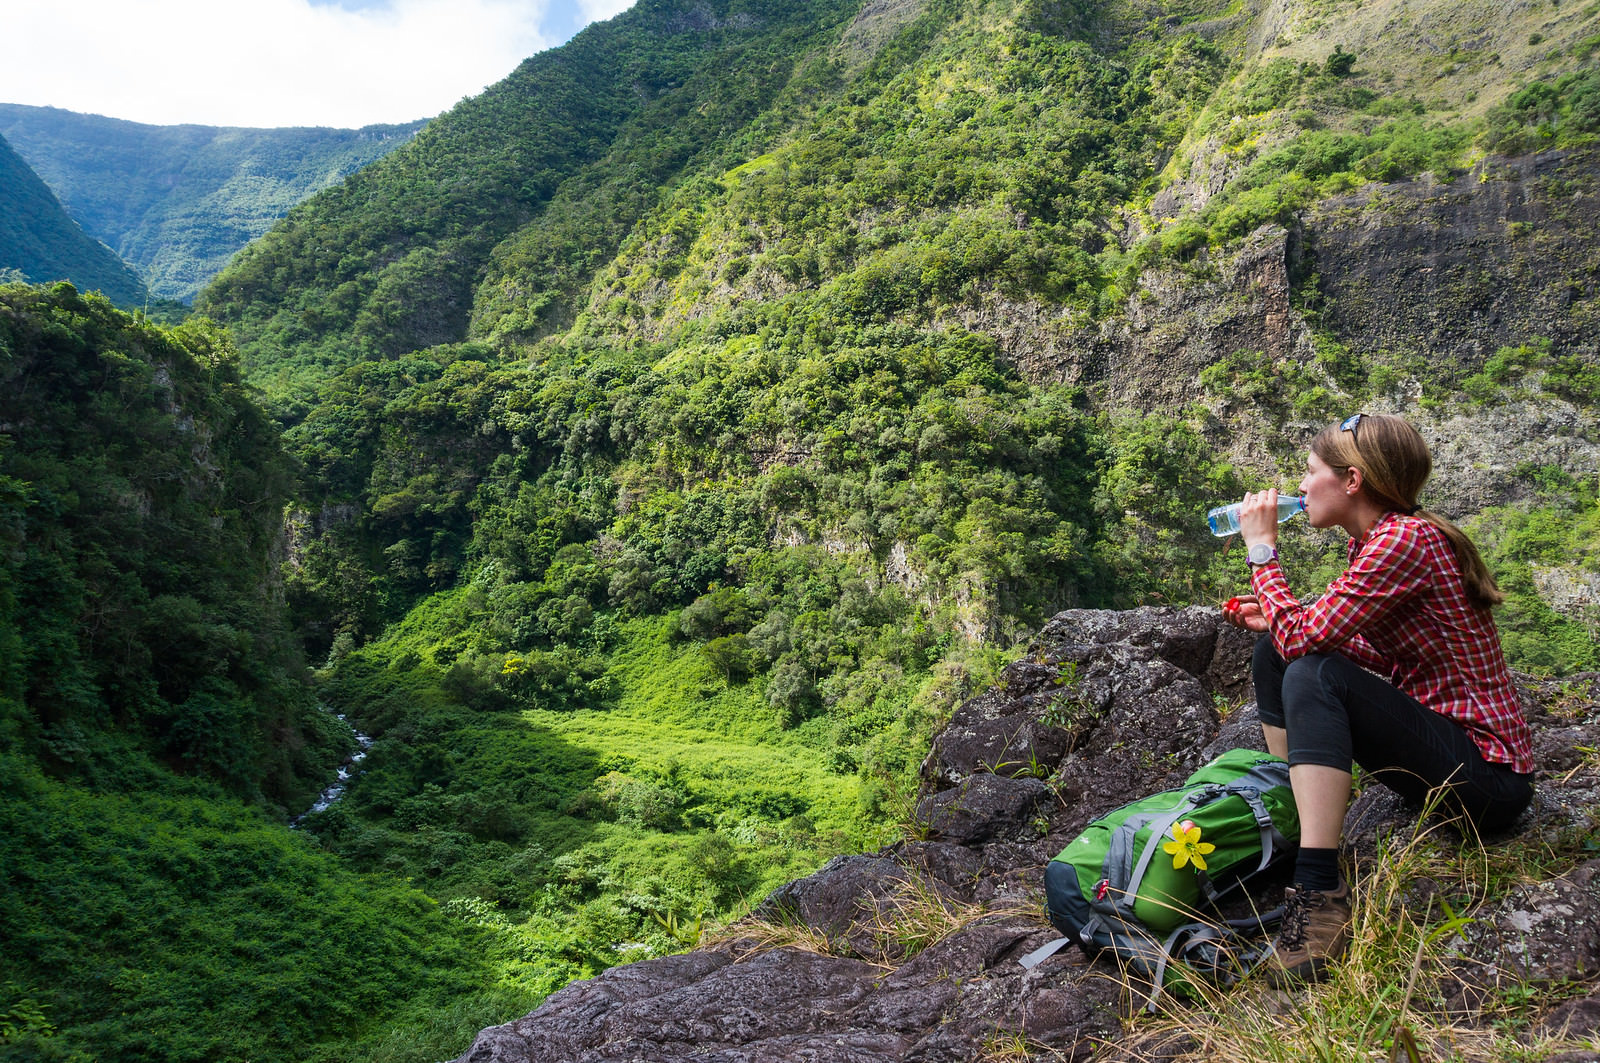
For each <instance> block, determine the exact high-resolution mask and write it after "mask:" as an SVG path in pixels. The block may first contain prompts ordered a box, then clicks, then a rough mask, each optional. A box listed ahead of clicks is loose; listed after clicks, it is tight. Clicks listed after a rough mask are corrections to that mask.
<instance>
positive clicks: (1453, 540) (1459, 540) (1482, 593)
mask: <svg viewBox="0 0 1600 1063" xmlns="http://www.w3.org/2000/svg"><path fill="white" fill-rule="evenodd" d="M1416 516H1417V517H1418V518H1420V519H1421V520H1425V521H1427V522H1428V523H1429V524H1432V525H1433V526H1434V527H1435V528H1438V529H1439V530H1440V531H1442V532H1444V537H1445V538H1446V539H1449V540H1450V548H1451V549H1452V550H1454V551H1455V555H1456V561H1457V563H1458V564H1460V566H1461V581H1462V583H1463V584H1465V585H1466V591H1467V601H1469V602H1471V603H1472V604H1473V606H1474V607H1475V608H1478V609H1482V610H1484V611H1488V610H1490V609H1493V608H1494V607H1495V606H1497V605H1499V604H1500V603H1501V602H1503V601H1505V600H1506V592H1505V591H1503V590H1501V589H1500V585H1499V584H1497V583H1496V582H1495V581H1494V573H1492V572H1490V571H1489V566H1488V565H1487V564H1485V563H1484V560H1483V555H1482V554H1480V553H1478V548H1477V547H1476V546H1474V545H1473V544H1472V540H1471V539H1469V538H1468V537H1467V533H1466V532H1464V531H1462V530H1461V529H1460V528H1458V527H1456V526H1455V525H1454V524H1451V523H1450V522H1449V521H1447V520H1445V519H1444V518H1443V517H1441V516H1439V514H1437V513H1433V512H1431V511H1429V510H1426V509H1419V510H1417V512H1416Z"/></svg>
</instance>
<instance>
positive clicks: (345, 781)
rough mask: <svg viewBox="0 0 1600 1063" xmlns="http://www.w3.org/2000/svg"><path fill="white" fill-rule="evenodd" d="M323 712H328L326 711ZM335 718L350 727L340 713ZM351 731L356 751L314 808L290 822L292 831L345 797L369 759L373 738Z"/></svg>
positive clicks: (319, 795)
mask: <svg viewBox="0 0 1600 1063" xmlns="http://www.w3.org/2000/svg"><path fill="white" fill-rule="evenodd" d="M323 711H328V710H326V709H325V710H323ZM334 717H335V718H336V719H337V720H338V721H339V722H340V723H342V724H344V725H345V726H346V727H349V726H350V724H349V722H348V721H346V720H345V718H344V717H343V716H341V715H339V714H338V713H334ZM350 730H351V733H353V734H354V735H355V736H356V751H355V752H354V753H351V754H350V756H349V757H347V758H346V759H345V761H344V763H342V764H340V765H339V774H338V775H337V776H336V777H335V778H334V780H333V783H332V784H331V785H330V786H329V787H328V788H327V789H325V790H323V791H322V793H320V794H318V795H317V800H316V801H315V802H314V803H313V804H312V806H311V807H310V808H308V809H306V810H305V811H304V812H302V813H300V814H299V815H298V816H296V817H294V818H293V819H292V820H290V821H289V827H290V828H291V829H293V828H295V827H298V826H299V825H300V821H301V820H303V819H305V818H306V817H307V816H309V815H311V814H312V813H313V812H322V811H325V810H326V809H328V808H330V807H332V805H333V803H334V802H335V801H337V800H339V798H340V797H341V796H343V794H344V791H345V788H346V787H347V786H349V785H350V780H351V779H352V778H354V777H355V774H356V769H357V768H358V767H359V766H360V764H361V762H362V761H363V760H365V759H367V750H368V749H369V748H370V747H371V746H372V738H371V736H369V735H364V734H362V733H361V732H360V731H357V730H356V729H355V728H353V727H351V728H350Z"/></svg>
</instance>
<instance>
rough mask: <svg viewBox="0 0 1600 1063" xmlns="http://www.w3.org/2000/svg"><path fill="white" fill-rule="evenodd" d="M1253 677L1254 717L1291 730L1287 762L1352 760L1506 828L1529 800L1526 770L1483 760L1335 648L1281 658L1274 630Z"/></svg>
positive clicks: (1468, 743) (1415, 798) (1465, 740)
mask: <svg viewBox="0 0 1600 1063" xmlns="http://www.w3.org/2000/svg"><path fill="white" fill-rule="evenodd" d="M1252 675H1253V677H1254V679H1255V684H1256V708H1257V712H1258V713H1259V715H1260V717H1261V722H1262V723H1263V724H1266V725H1268V726H1271V727H1282V728H1284V729H1285V730H1286V731H1288V733H1289V763H1290V764H1291V765H1294V764H1321V765H1323V766H1325V767H1329V768H1338V769H1340V770H1341V771H1349V770H1350V766H1351V763H1352V762H1354V763H1356V764H1359V765H1361V767H1362V769H1363V770H1364V771H1366V772H1367V773H1368V774H1370V775H1372V776H1374V777H1376V778H1377V779H1378V781H1379V782H1381V783H1383V784H1384V785H1385V786H1387V787H1389V788H1390V789H1391V790H1394V791H1395V792H1396V793H1398V794H1400V795H1401V796H1402V797H1404V798H1406V799H1407V800H1409V801H1412V802H1416V803H1421V802H1422V801H1423V800H1424V798H1425V797H1426V796H1427V794H1428V791H1429V790H1431V789H1433V788H1434V787H1436V786H1444V787H1447V789H1446V792H1445V799H1446V800H1447V801H1448V802H1449V804H1450V806H1451V807H1452V809H1453V810H1454V811H1457V812H1462V813H1465V814H1466V816H1467V817H1468V818H1469V819H1471V820H1472V822H1473V823H1474V824H1476V825H1477V827H1478V828H1479V829H1480V830H1495V829H1498V828H1502V827H1506V826H1509V825H1510V824H1511V823H1512V821H1514V820H1515V819H1516V818H1517V817H1518V816H1519V815H1521V814H1522V810H1523V809H1525V808H1527V807H1528V802H1529V801H1531V800H1532V799H1533V776H1531V775H1523V774H1520V773H1518V772H1515V771H1512V770H1511V766H1510V765H1509V764H1497V763H1494V762H1491V761H1487V760H1484V759H1483V754H1482V753H1481V752H1480V751H1479V750H1478V745H1477V743H1476V742H1474V741H1473V740H1472V738H1471V736H1470V735H1468V734H1467V732H1466V729H1465V728H1463V727H1462V726H1461V725H1460V724H1458V723H1456V722H1455V721H1454V720H1452V719H1450V718H1449V717H1448V716H1442V715H1440V714H1439V713H1437V712H1434V711H1433V710H1432V709H1429V708H1427V707H1426V706H1424V705H1423V704H1422V703H1421V702H1419V701H1417V700H1416V699H1415V698H1413V697H1411V696H1410V695H1409V694H1406V693H1404V692H1402V691H1400V690H1397V689H1396V688H1395V687H1394V686H1392V685H1390V684H1389V683H1387V682H1385V681H1384V680H1382V679H1380V678H1379V677H1378V676H1375V675H1373V674H1372V673H1371V672H1369V671H1367V670H1366V669H1364V668H1362V667H1361V666H1360V665H1358V664H1356V663H1355V662H1354V661H1352V660H1351V659H1350V658H1348V657H1346V656H1344V655H1343V654H1338V653H1315V654H1310V655H1308V656H1305V657H1297V658H1296V659H1294V660H1292V661H1290V662H1288V663H1287V664H1285V663H1284V660H1283V658H1281V657H1279V656H1278V653H1277V651H1276V650H1275V649H1273V646H1272V638H1271V636H1267V635H1263V636H1262V637H1261V638H1260V639H1258V640H1257V642H1256V652H1255V660H1254V661H1253V662H1252Z"/></svg>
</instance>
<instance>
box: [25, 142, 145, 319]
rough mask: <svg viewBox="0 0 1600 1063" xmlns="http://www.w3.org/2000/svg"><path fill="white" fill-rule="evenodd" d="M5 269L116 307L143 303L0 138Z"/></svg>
mask: <svg viewBox="0 0 1600 1063" xmlns="http://www.w3.org/2000/svg"><path fill="white" fill-rule="evenodd" d="M7 269H12V270H15V271H16V272H17V274H18V275H20V276H21V277H22V278H23V279H24V280H29V281H33V282H44V281H57V280H68V279H75V280H76V281H77V282H78V283H79V284H81V285H83V286H84V287H85V288H86V289H96V290H99V291H103V292H104V293H105V294H106V296H107V297H108V298H110V299H111V300H112V301H113V302H116V303H118V304H119V305H122V306H128V307H132V306H139V305H140V304H142V303H144V302H145V301H146V300H147V299H148V298H149V291H148V290H147V289H146V288H145V286H144V283H143V282H142V281H141V280H140V279H139V277H138V275H137V274H136V273H135V272H134V270H133V269H132V267H130V266H129V265H128V264H127V263H126V262H124V261H122V259H120V258H118V257H117V254H116V252H115V251H113V250H111V248H109V247H107V246H106V245H105V244H103V243H101V242H100V241H98V240H95V239H94V238H93V237H91V236H90V235H89V234H88V233H86V232H84V231H83V228H82V226H80V225H79V224H78V223H77V222H76V221H74V220H73V219H72V217H71V215H69V214H68V213H67V211H66V210H65V209H64V208H63V207H62V206H61V202H60V201H59V200H58V199H56V197H55V195H54V193H52V192H51V191H50V189H49V187H48V186H47V185H46V184H45V182H44V180H43V179H42V178H40V177H39V175H38V174H36V173H34V172H33V170H32V169H31V168H29V166H28V164H27V162H26V161H24V160H23V158H22V157H21V156H20V155H18V154H17V153H16V152H15V151H13V150H12V148H11V145H10V143H9V142H7V141H6V139H5V138H4V137H3V136H0V274H3V272H4V271H5V270H7Z"/></svg>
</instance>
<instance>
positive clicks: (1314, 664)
mask: <svg viewBox="0 0 1600 1063" xmlns="http://www.w3.org/2000/svg"><path fill="white" fill-rule="evenodd" d="M1333 659H1334V655H1333V654H1331V653H1308V654H1306V655H1305V656H1304V657H1296V658H1295V659H1294V660H1292V661H1290V662H1289V663H1288V664H1286V665H1284V668H1283V708H1284V713H1285V715H1291V716H1292V715H1293V713H1294V710H1295V709H1296V708H1297V707H1305V706H1308V705H1311V704H1316V703H1320V702H1322V701H1324V700H1326V699H1327V698H1328V697H1329V696H1330V695H1333V694H1335V691H1334V684H1333V682H1332V678H1333V677H1332V676H1330V675H1329V673H1328V664H1329V662H1331V661H1332V660H1333Z"/></svg>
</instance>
